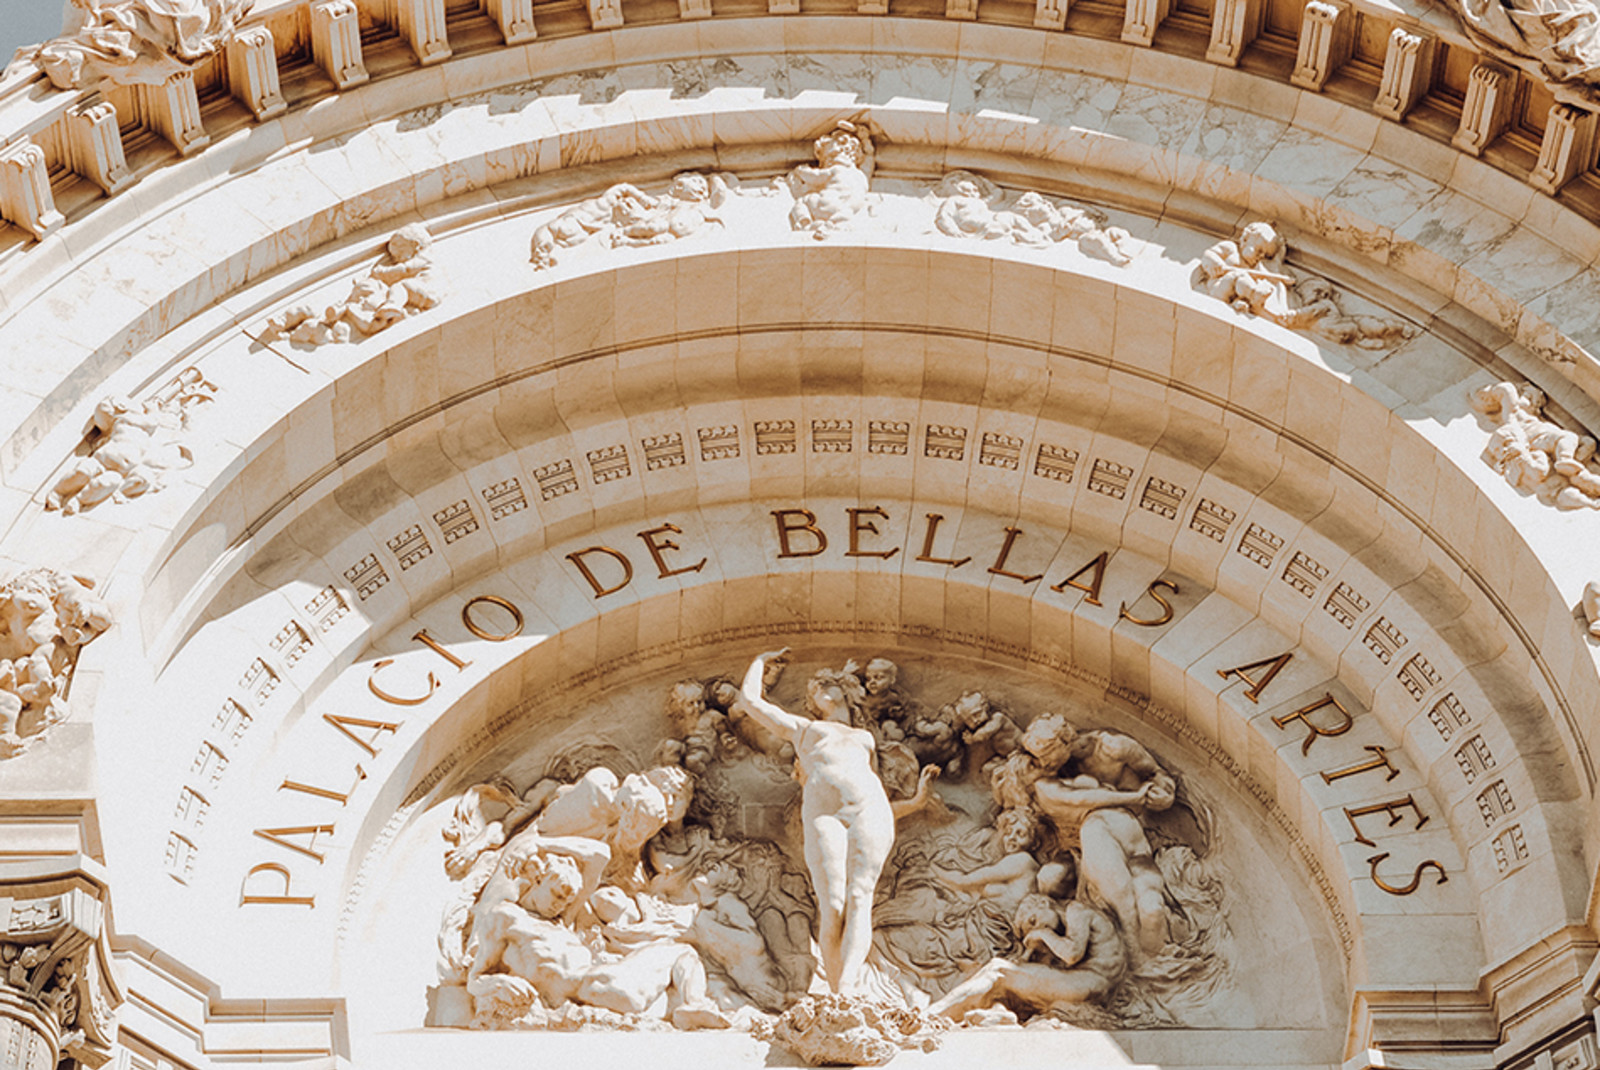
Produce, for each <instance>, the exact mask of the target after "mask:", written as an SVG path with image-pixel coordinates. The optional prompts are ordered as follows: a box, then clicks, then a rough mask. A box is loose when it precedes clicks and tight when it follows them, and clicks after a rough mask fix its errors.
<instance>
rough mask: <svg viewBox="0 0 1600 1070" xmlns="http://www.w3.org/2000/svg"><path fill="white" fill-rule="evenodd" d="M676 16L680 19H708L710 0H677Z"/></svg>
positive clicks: (709, 15)
mask: <svg viewBox="0 0 1600 1070" xmlns="http://www.w3.org/2000/svg"><path fill="white" fill-rule="evenodd" d="M678 17H679V18H680V19H709V18H710V17H711V0H678Z"/></svg>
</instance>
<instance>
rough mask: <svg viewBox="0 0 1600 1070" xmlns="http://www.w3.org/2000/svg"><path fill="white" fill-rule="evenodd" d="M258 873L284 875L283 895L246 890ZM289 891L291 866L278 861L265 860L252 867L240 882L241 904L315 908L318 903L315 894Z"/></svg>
mask: <svg viewBox="0 0 1600 1070" xmlns="http://www.w3.org/2000/svg"><path fill="white" fill-rule="evenodd" d="M257 873H276V874H278V875H279V876H280V877H282V878H283V894H282V895H251V894H250V893H249V892H247V891H245V889H246V888H248V887H249V885H250V878H251V877H254V876H255V875H256V874H257ZM289 891H290V880H289V867H288V866H284V865H279V864H278V863H277V862H263V863H261V864H260V865H259V866H253V867H251V869H250V872H248V873H246V874H245V875H244V880H242V881H240V882H239V905H240V906H244V905H246V904H247V903H284V904H287V905H289V906H297V907H313V908H314V907H315V906H316V905H317V902H316V899H315V898H314V897H313V896H309V895H290V894H289Z"/></svg>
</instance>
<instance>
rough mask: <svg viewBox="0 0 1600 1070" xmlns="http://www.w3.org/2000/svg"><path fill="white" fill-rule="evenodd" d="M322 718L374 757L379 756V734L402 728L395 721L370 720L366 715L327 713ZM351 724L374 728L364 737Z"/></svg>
mask: <svg viewBox="0 0 1600 1070" xmlns="http://www.w3.org/2000/svg"><path fill="white" fill-rule="evenodd" d="M322 719H323V720H324V721H327V722H328V723H329V724H331V725H333V727H335V728H337V729H338V730H339V731H341V732H343V733H344V734H345V736H346V737H348V738H349V740H350V742H352V743H354V744H355V745H356V746H358V747H360V748H361V749H362V750H364V751H366V752H367V753H368V754H370V755H372V756H373V757H374V758H376V757H377V756H378V735H379V734H380V733H382V732H394V731H397V730H398V729H399V728H400V726H399V725H398V724H396V723H395V722H393V721H369V720H367V718H365V717H346V716H344V715H343V714H339V713H325V714H323V715H322ZM351 725H355V726H356V727H357V728H370V729H372V735H370V736H368V737H367V738H366V739H362V738H361V737H360V736H358V735H356V734H355V733H354V732H352V731H350V727H349V726H351Z"/></svg>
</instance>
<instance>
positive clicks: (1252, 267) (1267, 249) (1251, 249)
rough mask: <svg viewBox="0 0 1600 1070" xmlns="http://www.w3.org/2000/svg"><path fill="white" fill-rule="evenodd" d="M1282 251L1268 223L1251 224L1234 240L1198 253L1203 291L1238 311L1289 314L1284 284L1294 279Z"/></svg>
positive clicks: (1271, 315)
mask: <svg viewBox="0 0 1600 1070" xmlns="http://www.w3.org/2000/svg"><path fill="white" fill-rule="evenodd" d="M1284 252H1285V248H1284V242H1283V239H1282V238H1280V237H1279V236H1278V232H1277V231H1276V230H1274V229H1273V228H1272V227H1271V226H1270V225H1269V224H1267V223H1250V224H1248V225H1247V226H1245V228H1244V229H1243V230H1242V231H1240V232H1239V238H1238V240H1237V241H1219V242H1217V243H1216V244H1215V245H1213V246H1211V248H1209V249H1207V250H1206V251H1205V252H1204V253H1202V254H1201V256H1200V276H1201V280H1202V282H1203V284H1204V286H1205V290H1206V292H1207V293H1209V294H1210V295H1211V296H1212V297H1215V298H1218V299H1220V300H1223V301H1226V302H1227V303H1228V304H1230V305H1232V306H1233V307H1234V309H1235V310H1237V311H1239V312H1250V313H1253V314H1255V315H1257V316H1264V317H1266V318H1268V319H1271V320H1274V321H1277V320H1279V319H1281V318H1282V317H1284V316H1285V315H1287V314H1288V311H1289V300H1288V296H1287V289H1286V287H1288V286H1292V285H1294V281H1295V280H1294V279H1293V278H1292V277H1291V276H1290V275H1289V274H1288V272H1287V271H1286V270H1285V268H1284V265H1283V256H1284Z"/></svg>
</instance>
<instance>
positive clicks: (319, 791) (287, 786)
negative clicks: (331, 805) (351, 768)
mask: <svg viewBox="0 0 1600 1070" xmlns="http://www.w3.org/2000/svg"><path fill="white" fill-rule="evenodd" d="M365 779H367V771H366V770H365V769H363V768H361V766H360V765H357V766H356V779H355V783H354V784H351V785H350V791H346V792H343V793H340V792H337V791H334V790H333V789H332V788H319V787H317V786H316V785H315V784H302V783H300V782H299V781H298V780H290V779H289V778H288V777H284V779H283V783H282V784H279V785H278V790H279V791H285V790H288V791H303V792H305V793H306V794H307V795H315V796H316V797H317V798H319V799H332V800H333V801H334V802H336V803H338V804H339V805H340V806H343V805H344V804H345V803H346V802H348V801H349V799H350V792H353V791H355V790H356V786H357V785H359V784H360V783H361V782H362V781H363V780H365Z"/></svg>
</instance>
